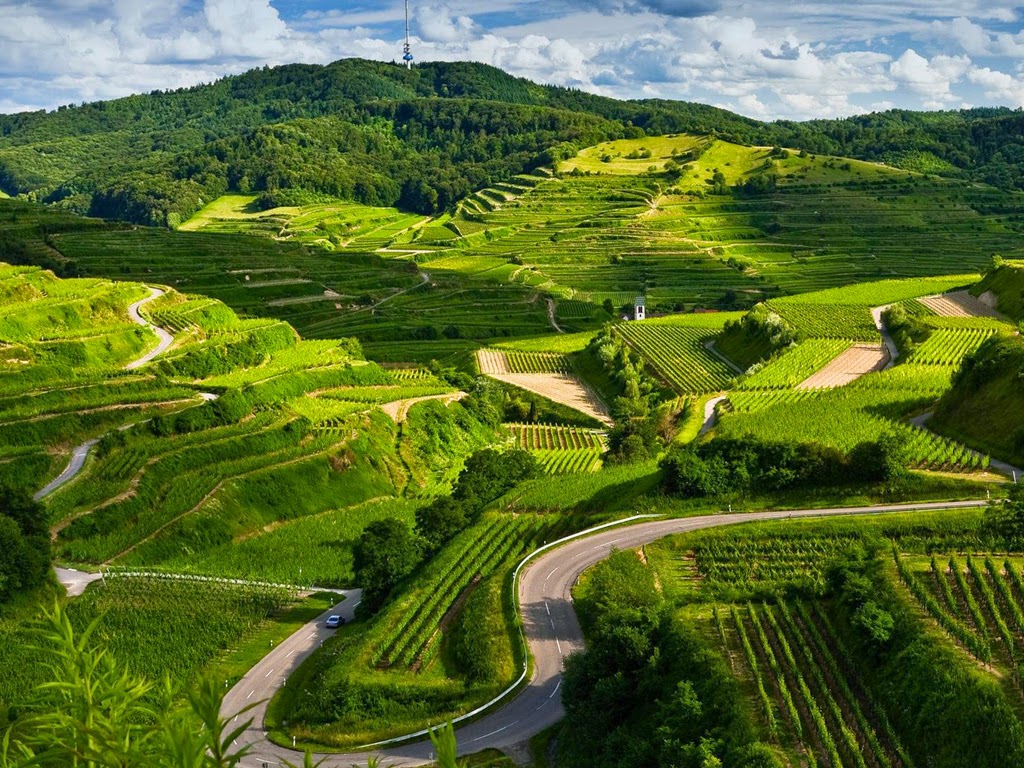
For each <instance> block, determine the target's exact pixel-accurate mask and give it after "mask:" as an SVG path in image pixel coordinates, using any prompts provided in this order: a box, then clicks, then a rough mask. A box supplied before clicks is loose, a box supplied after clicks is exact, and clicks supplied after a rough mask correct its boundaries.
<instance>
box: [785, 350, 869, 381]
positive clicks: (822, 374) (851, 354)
mask: <svg viewBox="0 0 1024 768" xmlns="http://www.w3.org/2000/svg"><path fill="white" fill-rule="evenodd" d="M888 362H889V353H888V351H887V350H886V349H885V347H884V346H880V345H877V344H854V345H853V346H852V347H850V348H848V349H846V350H845V351H843V352H841V353H840V354H839V356H838V357H836V358H834V359H833V360H832V361H830V362H829V363H828V364H827V365H826V366H825V367H824V368H822V369H821V370H820V371H817V372H816V373H814V374H812V375H811V376H808V377H807V378H806V379H804V380H803V381H801V382H800V383H799V384H797V385H796V388H797V389H832V388H834V387H844V386H846V385H847V384H849V383H850V382H852V381H856V380H857V379H859V378H860V377H861V376H864V375H866V374H869V373H874V372H875V371H880V370H882V369H883V368H885V366H886V365H887V364H888Z"/></svg>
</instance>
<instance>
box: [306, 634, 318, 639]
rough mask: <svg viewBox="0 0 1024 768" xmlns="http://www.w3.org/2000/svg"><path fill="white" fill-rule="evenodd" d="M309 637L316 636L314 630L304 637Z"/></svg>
mask: <svg viewBox="0 0 1024 768" xmlns="http://www.w3.org/2000/svg"><path fill="white" fill-rule="evenodd" d="M310 637H316V632H310V633H309V636H308V637H307V638H306V639H307V640H309V638H310Z"/></svg>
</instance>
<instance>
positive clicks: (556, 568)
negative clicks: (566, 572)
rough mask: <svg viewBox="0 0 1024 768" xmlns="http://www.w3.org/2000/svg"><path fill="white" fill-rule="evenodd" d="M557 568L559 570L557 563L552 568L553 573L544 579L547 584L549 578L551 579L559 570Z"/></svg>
mask: <svg viewBox="0 0 1024 768" xmlns="http://www.w3.org/2000/svg"><path fill="white" fill-rule="evenodd" d="M557 570H558V566H557V565H556V566H555V567H554V568H552V569H551V573H549V574H548V578H547V579H544V583H545V584H547V583H548V579H550V578H551V577H552V576H554V575H555V571H557Z"/></svg>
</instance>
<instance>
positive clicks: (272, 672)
mask: <svg viewBox="0 0 1024 768" xmlns="http://www.w3.org/2000/svg"><path fill="white" fill-rule="evenodd" d="M272 674H274V670H273V669H271V670H270V671H269V672H267V674H265V675H264V677H270V676H271V675H272Z"/></svg>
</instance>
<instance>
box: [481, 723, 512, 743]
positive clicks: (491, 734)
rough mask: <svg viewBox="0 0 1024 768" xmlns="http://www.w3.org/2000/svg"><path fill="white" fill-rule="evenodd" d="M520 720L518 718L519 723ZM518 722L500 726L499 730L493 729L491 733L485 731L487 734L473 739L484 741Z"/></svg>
mask: <svg viewBox="0 0 1024 768" xmlns="http://www.w3.org/2000/svg"><path fill="white" fill-rule="evenodd" d="M518 722H519V721H518V720H516V723H518ZM516 723H509V724H508V725H506V726H503V727H501V728H499V729H498V730H496V731H491V732H490V733H485V734H484V735H483V736H478V737H477V738H475V739H473V741H474V742H477V741H483V740H484V739H486V738H489V737H491V736H494V735H495V734H498V733H501V732H502V731H505V730H508V729H509V728H511V727H512V726H513V725H515V724H516Z"/></svg>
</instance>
